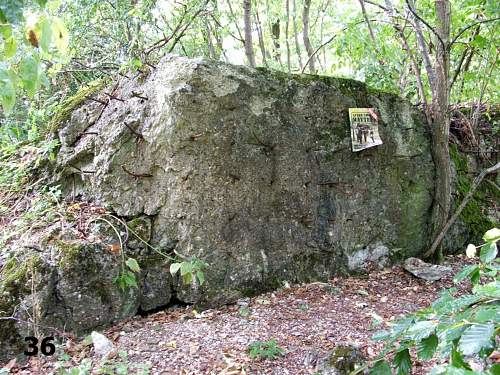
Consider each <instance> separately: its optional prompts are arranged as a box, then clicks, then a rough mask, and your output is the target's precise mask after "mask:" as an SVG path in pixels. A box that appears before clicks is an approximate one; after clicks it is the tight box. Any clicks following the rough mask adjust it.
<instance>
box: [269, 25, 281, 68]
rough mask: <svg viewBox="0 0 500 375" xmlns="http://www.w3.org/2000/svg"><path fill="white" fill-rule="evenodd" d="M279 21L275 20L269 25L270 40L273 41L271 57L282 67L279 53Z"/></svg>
mask: <svg viewBox="0 0 500 375" xmlns="http://www.w3.org/2000/svg"><path fill="white" fill-rule="evenodd" d="M280 31H281V30H280V20H279V19H277V20H276V21H275V22H273V23H272V24H271V39H272V40H273V55H274V59H275V60H276V62H278V63H279V64H280V66H283V63H282V62H281V52H280V48H281V45H280V34H281V33H280Z"/></svg>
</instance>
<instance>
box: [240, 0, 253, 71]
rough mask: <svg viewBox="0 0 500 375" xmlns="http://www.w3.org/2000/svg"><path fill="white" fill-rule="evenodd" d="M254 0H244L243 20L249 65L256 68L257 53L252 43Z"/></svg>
mask: <svg viewBox="0 0 500 375" xmlns="http://www.w3.org/2000/svg"><path fill="white" fill-rule="evenodd" d="M251 18H252V1H251V0H243V22H244V25H245V54H246V56H247V60H248V65H250V66H251V67H252V68H255V55H254V52H253V44H252V21H251Z"/></svg>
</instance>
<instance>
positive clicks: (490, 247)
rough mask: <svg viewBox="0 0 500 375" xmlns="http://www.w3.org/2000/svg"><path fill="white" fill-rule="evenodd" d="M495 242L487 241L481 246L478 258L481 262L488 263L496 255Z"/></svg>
mask: <svg viewBox="0 0 500 375" xmlns="http://www.w3.org/2000/svg"><path fill="white" fill-rule="evenodd" d="M497 252H498V251H497V244H496V243H495V242H491V243H488V244H486V245H484V246H483V247H482V248H481V253H480V255H479V259H481V262H483V263H489V262H491V261H492V260H493V259H495V258H496V256H497Z"/></svg>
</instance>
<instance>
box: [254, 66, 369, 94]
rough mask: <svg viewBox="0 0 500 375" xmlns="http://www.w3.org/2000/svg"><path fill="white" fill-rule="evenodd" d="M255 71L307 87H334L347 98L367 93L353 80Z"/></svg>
mask: <svg viewBox="0 0 500 375" xmlns="http://www.w3.org/2000/svg"><path fill="white" fill-rule="evenodd" d="M257 70H258V71H260V72H262V73H264V74H266V75H267V76H270V77H271V78H274V79H276V80H279V81H289V80H293V81H296V82H297V83H300V84H303V85H309V84H311V83H312V82H322V83H324V84H325V85H327V86H334V87H336V88H337V89H339V90H340V91H341V92H342V93H343V94H345V95H349V96H353V95H356V96H358V95H359V94H360V93H366V92H367V88H366V85H365V84H364V83H363V82H360V81H355V80H353V79H347V78H338V77H331V76H322V75H318V74H288V73H286V72H281V71H277V70H271V69H268V68H264V67H258V68H257ZM377 92H378V91H377Z"/></svg>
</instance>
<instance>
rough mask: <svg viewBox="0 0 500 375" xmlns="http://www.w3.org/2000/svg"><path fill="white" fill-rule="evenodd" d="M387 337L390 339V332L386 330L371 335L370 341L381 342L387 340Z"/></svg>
mask: <svg viewBox="0 0 500 375" xmlns="http://www.w3.org/2000/svg"><path fill="white" fill-rule="evenodd" d="M389 337H391V332H390V331H388V330H383V331H377V332H375V333H374V334H373V336H372V340H374V341H383V340H387V339H388V338H389Z"/></svg>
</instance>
